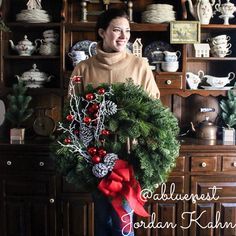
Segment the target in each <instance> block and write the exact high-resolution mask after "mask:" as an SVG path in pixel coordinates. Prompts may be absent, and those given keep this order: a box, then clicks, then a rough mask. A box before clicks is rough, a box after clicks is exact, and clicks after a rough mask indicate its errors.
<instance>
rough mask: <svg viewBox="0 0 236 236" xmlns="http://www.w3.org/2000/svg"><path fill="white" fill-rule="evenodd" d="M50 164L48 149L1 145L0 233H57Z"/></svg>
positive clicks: (26, 235) (42, 234) (43, 235)
mask: <svg viewBox="0 0 236 236" xmlns="http://www.w3.org/2000/svg"><path fill="white" fill-rule="evenodd" d="M29 149H30V150H29ZM54 167H55V165H54V162H53V160H52V159H49V158H48V148H45V147H42V146H34V148H32V147H30V148H29V146H26V145H22V146H21V145H18V146H17V145H12V146H11V148H9V146H2V145H1V158H0V190H1V191H0V192H1V196H0V209H1V210H0V216H1V219H2V220H1V223H0V234H1V235H4V236H10V235H12V236H14V235H15V236H19V235H25V236H29V235H38V236H46V235H50V236H53V235H57V234H56V217H57V214H56V175H55V173H54V172H53V171H54Z"/></svg>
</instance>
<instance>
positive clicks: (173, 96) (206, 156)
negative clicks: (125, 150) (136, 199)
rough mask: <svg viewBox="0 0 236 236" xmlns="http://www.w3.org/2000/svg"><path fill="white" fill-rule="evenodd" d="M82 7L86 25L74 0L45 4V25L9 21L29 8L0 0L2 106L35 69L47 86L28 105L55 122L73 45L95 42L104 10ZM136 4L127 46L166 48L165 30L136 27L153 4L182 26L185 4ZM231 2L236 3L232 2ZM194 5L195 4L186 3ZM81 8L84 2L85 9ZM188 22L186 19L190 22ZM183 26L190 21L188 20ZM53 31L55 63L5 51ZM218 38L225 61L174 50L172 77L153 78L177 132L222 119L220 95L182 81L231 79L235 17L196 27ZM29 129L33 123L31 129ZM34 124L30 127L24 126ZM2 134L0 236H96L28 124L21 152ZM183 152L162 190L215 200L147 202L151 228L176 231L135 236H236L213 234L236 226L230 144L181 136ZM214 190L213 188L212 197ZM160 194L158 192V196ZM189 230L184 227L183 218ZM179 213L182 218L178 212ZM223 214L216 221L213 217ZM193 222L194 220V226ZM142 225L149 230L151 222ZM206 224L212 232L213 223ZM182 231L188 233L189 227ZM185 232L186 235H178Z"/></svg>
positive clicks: (172, 0) (140, 0) (98, 5)
mask: <svg viewBox="0 0 236 236" xmlns="http://www.w3.org/2000/svg"><path fill="white" fill-rule="evenodd" d="M85 2H86V4H87V8H88V16H87V18H88V21H87V22H83V21H81V19H82V10H81V9H82V5H81V4H82V3H81V1H77V0H62V1H59V0H47V1H46V0H45V1H42V6H43V9H45V10H47V12H48V14H49V15H51V16H52V22H50V23H21V22H16V14H17V13H19V12H20V11H21V10H22V9H25V8H26V3H27V1H26V0H25V1H22V0H3V3H2V8H1V13H2V16H3V19H4V21H5V22H6V24H7V25H8V26H9V27H10V29H11V32H10V33H4V32H0V37H1V44H0V54H1V61H0V98H1V99H3V100H4V101H5V102H6V96H7V94H8V93H9V91H10V90H11V87H12V84H13V83H14V82H16V78H15V77H14V75H16V74H17V75H21V74H22V73H23V72H25V71H27V70H29V69H31V68H32V64H34V63H37V65H38V68H39V69H40V70H41V71H44V72H46V73H48V74H50V75H51V74H53V75H54V79H53V80H52V81H51V82H50V83H49V84H48V85H47V86H45V87H44V88H39V89H30V90H29V93H30V94H31V95H32V96H33V105H32V106H33V107H50V108H53V109H50V110H49V111H48V115H49V116H51V117H52V118H53V119H54V120H55V121H59V120H60V117H61V113H62V108H63V103H64V97H65V96H66V93H67V86H68V80H69V77H70V74H71V72H72V69H73V66H72V63H71V61H70V58H69V57H68V52H69V51H70V49H71V47H72V46H73V45H74V44H75V43H76V42H78V41H81V40H85V39H89V40H92V41H95V34H94V29H95V21H96V15H97V13H98V12H100V11H101V10H103V9H104V5H103V3H102V1H98V0H94V1H85ZM128 2H129V1H119V0H114V1H111V5H112V7H114V6H117V7H121V6H127V3H128ZM132 2H133V21H134V22H133V23H131V31H132V39H131V41H132V42H133V41H134V40H135V38H141V39H142V44H143V45H144V48H145V46H147V45H148V44H150V43H151V42H153V41H157V40H160V41H165V42H167V43H169V39H170V32H169V29H170V28H169V24H168V23H162V24H151V23H150V24H148V23H141V13H142V12H143V11H144V10H145V9H146V6H147V5H148V4H151V3H157V2H158V3H168V4H172V5H173V6H174V10H175V11H176V19H177V20H183V19H185V17H186V15H187V12H185V11H184V8H183V5H184V4H185V0H168V1H167V0H166V1H164V0H163V1H152V0H136V1H132ZM231 2H233V3H234V4H236V1H233V0H232V1H231ZM193 3H194V0H193ZM83 4H84V2H83ZM188 16H189V15H188ZM185 20H193V19H192V18H189V17H188V18H187V19H185ZM46 29H54V30H55V31H56V32H57V33H58V34H59V35H60V52H59V54H58V55H56V56H42V55H38V54H33V55H32V56H29V57H22V56H18V55H17V54H16V53H15V52H14V51H13V50H12V49H11V48H10V44H9V41H8V40H9V39H12V40H13V41H14V42H15V43H17V42H19V41H20V40H22V39H23V37H24V35H27V36H28V38H29V39H30V40H31V41H33V40H35V39H37V38H42V32H43V31H44V30H46ZM217 34H227V35H230V37H231V40H232V54H231V55H230V56H227V57H225V58H216V57H207V58H196V57H194V56H193V55H194V53H193V45H191V44H176V45H172V47H173V48H174V49H175V50H180V51H181V59H180V67H179V70H178V71H177V72H173V73H170V72H154V75H155V78H156V82H157V84H158V86H159V88H160V90H161V100H162V102H163V104H164V105H166V106H168V107H169V108H170V109H171V110H172V112H173V113H174V114H175V115H176V116H177V118H178V120H179V125H180V127H181V131H186V130H188V128H189V127H190V122H191V121H192V122H193V123H196V122H200V121H201V120H202V119H203V117H204V115H202V114H200V113H199V108H200V107H206V106H215V107H214V108H215V111H216V113H215V114H210V117H211V118H214V119H215V118H216V117H219V115H220V111H219V108H218V101H219V99H221V98H222V97H223V96H225V95H226V91H225V90H207V89H197V90H190V89H189V88H188V86H187V83H186V79H185V73H186V72H187V71H191V72H193V73H197V72H198V71H199V70H200V69H201V70H204V72H205V73H206V74H212V75H215V76H223V75H225V74H226V75H227V74H228V72H230V71H233V72H236V71H235V68H236V67H235V65H236V45H234V39H236V19H231V20H230V25H223V22H222V20H221V19H219V18H218V17H217V16H214V17H213V18H212V20H211V23H210V24H209V25H201V41H202V42H204V41H205V40H206V39H207V38H208V37H210V36H213V35H217ZM30 122H33V120H32V121H30ZM31 125H32V123H31ZM8 130H9V129H8V128H7V127H6V126H2V127H0V135H1V136H0V219H1V221H0V235H1V236H19V235H22V236H30V235H34V236H56V235H57V236H59V235H60V236H62V235H63V236H72V235H74V236H75V235H77V236H82V235H84V236H93V235H94V232H93V224H94V223H93V222H94V214H93V209H94V206H93V202H92V199H91V196H90V194H88V193H80V192H78V191H76V190H75V189H74V187H73V186H71V185H70V184H68V183H67V182H66V181H65V179H64V178H63V177H61V176H58V175H57V174H56V171H55V162H54V161H53V159H52V158H51V157H50V155H49V153H50V152H49V147H48V146H49V145H48V144H49V142H50V140H49V139H45V138H42V137H39V136H36V135H35V134H34V133H33V132H32V131H31V126H30V124H29V128H28V131H27V132H28V136H26V141H25V143H24V144H9V137H8ZM180 141H181V152H180V156H179V158H178V159H177V164H176V167H175V169H174V170H173V172H172V173H171V175H170V177H169V181H168V182H167V183H166V186H167V189H166V192H167V193H168V192H169V191H170V188H171V186H173V185H172V183H174V186H175V192H174V195H173V196H175V195H177V194H178V195H180V196H185V195H187V196H188V195H189V196H190V195H191V194H195V195H197V196H201V195H202V194H205V195H206V194H207V193H211V188H213V187H216V188H217V193H216V195H217V196H218V197H219V198H218V199H215V200H214V199H211V200H204V199H202V200H201V199H200V200H197V201H196V202H193V201H192V199H189V200H178V199H175V200H173V199H170V200H154V199H150V201H149V202H148V204H147V206H146V207H147V210H148V211H149V212H150V214H151V213H155V215H156V221H155V222H156V223H157V222H162V224H163V225H164V224H165V222H169V223H170V222H171V223H172V224H173V225H176V227H163V228H161V227H149V228H144V227H140V228H139V229H136V235H137V236H154V235H155V236H157V235H161V236H180V235H185V236H188V235H192V236H200V235H201V236H220V235H221V236H233V235H234V236H235V235H236V227H214V225H215V224H216V223H217V221H219V222H221V223H222V225H224V224H225V223H226V222H232V224H233V225H235V224H236V154H235V153H236V146H235V145H224V144H222V141H221V137H219V140H213V141H212V140H210V141H204V140H198V139H196V138H194V135H192V137H191V136H190V137H188V138H185V137H184V136H183V137H182V139H181V140H180ZM218 188H219V189H218ZM158 191H160V190H159V189H158V190H157V192H158ZM188 212H189V213H192V215H191V216H192V222H191V224H190V219H191V218H190V214H188V215H187V213H188ZM183 213H186V214H183ZM219 215H220V218H219ZM193 219H198V222H197V223H196V222H194V220H193ZM140 220H144V221H145V222H146V223H147V224H148V222H150V220H151V219H140V218H136V219H135V221H136V222H138V221H140ZM211 222H212V224H211V225H210V223H211ZM188 226H189V227H188ZM184 227H185V228H184Z"/></svg>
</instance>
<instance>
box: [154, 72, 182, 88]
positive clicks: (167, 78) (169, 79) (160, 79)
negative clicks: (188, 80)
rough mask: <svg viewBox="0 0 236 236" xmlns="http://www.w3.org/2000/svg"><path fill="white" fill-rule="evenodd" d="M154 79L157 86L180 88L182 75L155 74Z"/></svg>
mask: <svg viewBox="0 0 236 236" xmlns="http://www.w3.org/2000/svg"><path fill="white" fill-rule="evenodd" d="M155 80H156V83H157V86H158V88H167V89H168V88H175V89H182V76H181V75H172V74H166V75H163V74H161V76H160V75H156V76H155Z"/></svg>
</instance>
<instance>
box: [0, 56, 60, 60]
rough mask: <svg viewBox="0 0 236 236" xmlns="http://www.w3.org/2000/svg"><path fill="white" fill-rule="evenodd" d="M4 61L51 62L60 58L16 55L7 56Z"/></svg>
mask: <svg viewBox="0 0 236 236" xmlns="http://www.w3.org/2000/svg"><path fill="white" fill-rule="evenodd" d="M3 58H4V59H6V60H16V59H17V60H32V59H37V60H38V59H40V60H41V59H42V60H51V59H60V56H41V55H33V56H18V55H8V56H4V57H3Z"/></svg>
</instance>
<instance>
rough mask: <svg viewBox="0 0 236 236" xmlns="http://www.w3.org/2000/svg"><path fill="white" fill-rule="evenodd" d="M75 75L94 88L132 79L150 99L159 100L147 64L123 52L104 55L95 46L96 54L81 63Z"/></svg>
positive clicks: (155, 85)
mask: <svg viewBox="0 0 236 236" xmlns="http://www.w3.org/2000/svg"><path fill="white" fill-rule="evenodd" d="M75 75H81V76H83V81H84V86H86V85H87V84H92V85H93V86H94V87H97V86H99V85H100V84H101V83H109V84H112V83H124V82H126V79H127V78H132V80H133V81H134V83H135V84H137V85H141V86H142V87H143V88H144V90H145V91H146V92H147V93H148V94H149V95H150V96H152V97H154V98H159V97H160V92H159V89H158V87H157V84H156V82H155V79H154V76H153V73H152V71H151V69H150V67H149V65H148V63H147V62H146V61H145V60H144V59H141V58H139V57H137V56H135V55H133V54H130V53H127V52H126V51H124V52H114V53H106V52H104V51H102V50H101V48H100V44H98V46H97V54H96V55H95V56H93V57H90V58H89V59H87V60H84V61H81V62H80V63H79V64H78V65H77V66H76V67H75V68H74V70H73V72H72V75H71V78H72V77H73V76H75Z"/></svg>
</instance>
